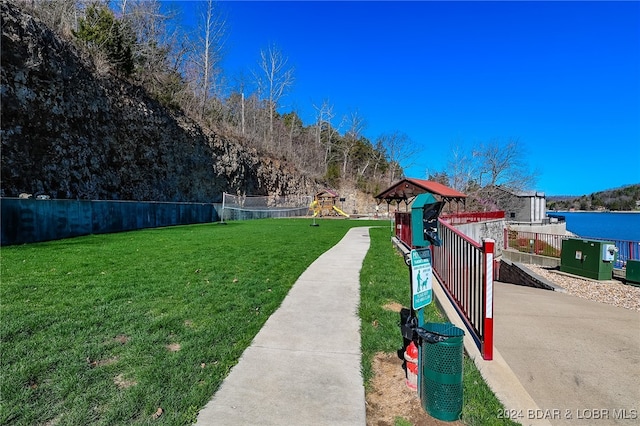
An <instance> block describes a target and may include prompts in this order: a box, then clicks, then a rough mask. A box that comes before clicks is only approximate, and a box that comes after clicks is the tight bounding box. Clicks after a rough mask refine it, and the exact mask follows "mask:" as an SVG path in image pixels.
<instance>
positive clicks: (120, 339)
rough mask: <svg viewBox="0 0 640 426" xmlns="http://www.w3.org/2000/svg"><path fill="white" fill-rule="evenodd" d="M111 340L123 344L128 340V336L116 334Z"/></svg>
mask: <svg viewBox="0 0 640 426" xmlns="http://www.w3.org/2000/svg"><path fill="white" fill-rule="evenodd" d="M113 340H115V341H116V342H118V343H120V344H122V345H124V344H125V343H127V342H128V341H129V336H126V335H124V334H118V335H117V336H116V337H114V338H113Z"/></svg>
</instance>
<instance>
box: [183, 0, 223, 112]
mask: <svg viewBox="0 0 640 426" xmlns="http://www.w3.org/2000/svg"><path fill="white" fill-rule="evenodd" d="M201 4H202V5H203V8H202V11H201V16H200V26H199V27H198V30H199V32H198V35H197V39H196V42H195V46H194V48H193V55H192V56H191V58H190V64H191V67H192V68H193V72H192V75H191V78H192V79H194V80H193V81H192V83H193V84H194V92H195V96H196V98H197V99H198V100H199V107H198V112H199V115H200V116H201V117H203V116H204V114H205V112H206V109H207V105H208V101H209V99H211V98H212V97H213V96H214V95H219V94H220V93H219V89H220V87H219V85H218V83H219V81H218V79H219V77H220V74H221V69H220V67H219V65H220V61H221V59H222V50H223V47H224V42H225V34H226V28H227V23H226V18H225V16H224V14H223V13H222V11H221V10H220V8H219V6H218V3H217V2H216V1H215V0H206V1H205V2H202V3H201Z"/></svg>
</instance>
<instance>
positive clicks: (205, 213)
mask: <svg viewBox="0 0 640 426" xmlns="http://www.w3.org/2000/svg"><path fill="white" fill-rule="evenodd" d="M0 209H1V216H0V218H1V241H0V245H3V246H5V245H12V244H24V243H34V242H39V241H50V240H58V239H62V238H69V237H77V236H80V235H89V234H104V233H111V232H122V231H132V230H135V229H143V228H158V227H162V226H173V225H189V224H194V223H208V222H216V221H218V220H219V217H218V212H217V210H216V208H215V206H214V205H213V204H210V203H169V202H167V203H161V202H145V201H88V200H34V199H21V198H2V199H1V200H0Z"/></svg>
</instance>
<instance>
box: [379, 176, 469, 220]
mask: <svg viewBox="0 0 640 426" xmlns="http://www.w3.org/2000/svg"><path fill="white" fill-rule="evenodd" d="M424 193H429V194H432V195H433V196H434V197H435V199H436V200H438V201H444V202H445V203H446V204H445V209H447V207H448V209H447V210H448V211H449V212H451V210H452V203H453V202H455V203H456V211H459V207H460V203H462V205H463V210H464V204H465V199H466V198H467V195H466V194H463V193H462V192H459V191H456V190H455V189H453V188H449V187H448V186H446V185H443V184H441V183H439V182H434V181H431V180H423V179H412V178H404V179H402V180H400V181H398V182H396V183H394V184H393V185H392V186H390V187H389V188H387V189H385V190H384V191H382V192H381V193H379V194H378V195H376V196H375V199H376V200H378V204H380V203H382V201H386V202H387V205H389V204H391V203H392V202H393V201H395V202H396V203H397V204H398V205H400V203H401V202H404V203H405V204H406V206H407V209H408V206H409V204H411V202H412V201H413V199H414V198H415V197H416V196H417V195H419V194H424Z"/></svg>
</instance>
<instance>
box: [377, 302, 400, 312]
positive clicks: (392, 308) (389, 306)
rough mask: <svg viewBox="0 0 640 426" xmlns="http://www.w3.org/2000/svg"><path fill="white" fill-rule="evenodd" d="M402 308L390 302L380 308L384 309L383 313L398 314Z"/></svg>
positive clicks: (396, 303)
mask: <svg viewBox="0 0 640 426" xmlns="http://www.w3.org/2000/svg"><path fill="white" fill-rule="evenodd" d="M402 308H404V306H402V305H401V304H399V303H398V302H390V303H387V304H386V305H384V306H383V307H382V309H384V310H385V311H391V312H400V311H401V310H402Z"/></svg>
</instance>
